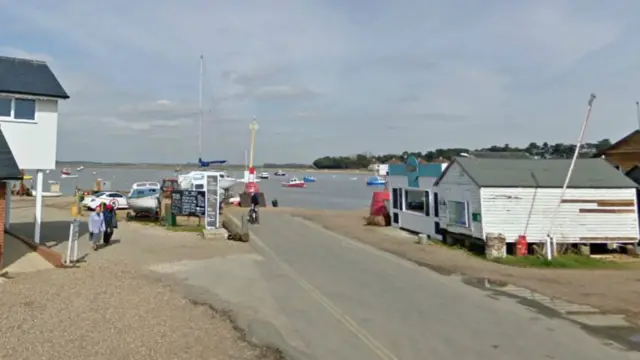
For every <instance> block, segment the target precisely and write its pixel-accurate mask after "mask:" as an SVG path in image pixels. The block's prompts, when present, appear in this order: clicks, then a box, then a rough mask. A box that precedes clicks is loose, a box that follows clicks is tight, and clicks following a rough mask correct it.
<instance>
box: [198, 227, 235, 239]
mask: <svg viewBox="0 0 640 360" xmlns="http://www.w3.org/2000/svg"><path fill="white" fill-rule="evenodd" d="M202 237H203V238H205V239H208V240H227V238H228V237H229V233H228V232H227V230H226V229H225V228H218V229H211V230H207V229H205V230H203V231H202Z"/></svg>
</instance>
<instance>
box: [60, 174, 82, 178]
mask: <svg viewBox="0 0 640 360" xmlns="http://www.w3.org/2000/svg"><path fill="white" fill-rule="evenodd" d="M77 177H78V175H66V174H62V175H60V178H61V179H74V178H77Z"/></svg>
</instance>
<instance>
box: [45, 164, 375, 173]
mask: <svg viewBox="0 0 640 360" xmlns="http://www.w3.org/2000/svg"><path fill="white" fill-rule="evenodd" d="M56 165H57V166H58V167H70V168H73V169H75V168H78V167H80V166H83V167H86V168H93V169H104V168H109V169H149V170H175V169H177V168H180V169H181V171H190V170H197V169H199V167H198V166H197V165H195V164H182V165H181V164H118V163H86V162H85V163H82V162H64V161H59V162H57V163H56ZM216 168H218V169H223V170H230V171H243V170H244V169H245V166H244V165H226V166H219V167H216ZM277 170H281V171H284V172H309V173H333V174H362V173H371V172H372V171H371V170H367V169H314V168H287V167H276V166H273V167H259V166H256V171H257V172H262V171H268V172H275V171H277Z"/></svg>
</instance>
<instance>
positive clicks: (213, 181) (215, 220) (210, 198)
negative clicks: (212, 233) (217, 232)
mask: <svg viewBox="0 0 640 360" xmlns="http://www.w3.org/2000/svg"><path fill="white" fill-rule="evenodd" d="M206 195H207V204H206V211H205V227H206V228H207V229H217V228H218V227H219V226H220V220H219V212H220V175H218V174H215V175H207V186H206Z"/></svg>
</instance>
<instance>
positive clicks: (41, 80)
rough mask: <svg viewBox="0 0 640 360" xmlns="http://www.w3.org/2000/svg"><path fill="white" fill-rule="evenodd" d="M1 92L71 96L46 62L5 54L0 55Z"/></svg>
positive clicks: (60, 96)
mask: <svg viewBox="0 0 640 360" xmlns="http://www.w3.org/2000/svg"><path fill="white" fill-rule="evenodd" d="M0 93H10V94H21V95H36V96H37V95H39V96H46V97H52V98H59V99H68V98H69V95H67V92H66V91H65V90H64V88H63V87H62V85H60V82H59V81H58V79H57V78H56V76H55V75H54V74H53V72H52V71H51V69H50V68H49V65H47V63H46V62H44V61H36V60H28V59H18V58H12V57H4V56H0Z"/></svg>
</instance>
